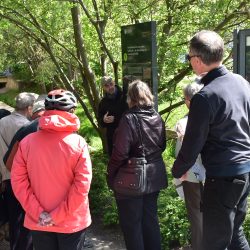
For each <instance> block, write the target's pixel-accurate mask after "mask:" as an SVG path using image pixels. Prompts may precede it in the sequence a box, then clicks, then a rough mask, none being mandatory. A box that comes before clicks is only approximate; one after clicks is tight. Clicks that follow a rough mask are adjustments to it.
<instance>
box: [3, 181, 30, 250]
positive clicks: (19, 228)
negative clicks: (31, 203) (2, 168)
mask: <svg viewBox="0 0 250 250" xmlns="http://www.w3.org/2000/svg"><path fill="white" fill-rule="evenodd" d="M4 185H5V190H4V198H5V200H6V203H7V209H8V217H9V233H10V249H11V250H33V244H32V236H31V232H30V230H28V229H27V228H25V227H24V226H23V222H24V216H25V212H24V210H23V208H22V206H21V204H20V203H19V202H18V200H17V199H16V197H15V195H14V193H13V190H12V187H11V183H10V180H6V181H4Z"/></svg>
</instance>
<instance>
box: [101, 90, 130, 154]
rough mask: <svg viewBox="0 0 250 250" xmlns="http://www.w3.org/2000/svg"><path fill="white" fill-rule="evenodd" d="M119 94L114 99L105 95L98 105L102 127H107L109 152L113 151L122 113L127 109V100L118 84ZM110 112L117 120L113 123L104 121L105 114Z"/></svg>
mask: <svg viewBox="0 0 250 250" xmlns="http://www.w3.org/2000/svg"><path fill="white" fill-rule="evenodd" d="M116 88H117V95H116V97H115V98H114V99H111V98H109V97H108V96H107V95H105V96H104V97H103V98H102V100H101V101H100V103H99V107H98V122H99V124H100V126H101V127H103V128H106V129H107V133H106V135H107V141H108V148H109V154H110V155H111V152H112V144H113V135H114V132H115V129H116V128H117V126H118V124H119V121H120V119H121V117H122V114H123V113H124V111H125V110H126V109H127V104H126V100H125V99H124V96H123V93H122V91H121V89H120V87H119V86H117V85H116ZM107 112H109V115H113V116H114V117H115V120H114V122H113V123H105V122H103V117H104V115H105V114H106V113H107Z"/></svg>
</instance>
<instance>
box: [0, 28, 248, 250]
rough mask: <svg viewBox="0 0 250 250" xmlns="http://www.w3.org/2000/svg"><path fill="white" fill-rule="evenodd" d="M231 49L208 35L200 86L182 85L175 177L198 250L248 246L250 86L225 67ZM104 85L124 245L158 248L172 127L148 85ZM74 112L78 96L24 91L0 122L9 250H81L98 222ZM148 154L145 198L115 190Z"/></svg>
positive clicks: (200, 43)
mask: <svg viewBox="0 0 250 250" xmlns="http://www.w3.org/2000/svg"><path fill="white" fill-rule="evenodd" d="M223 52H224V43H223V40H222V38H221V37H220V36H219V35H218V34H217V33H215V32H213V31H200V32H198V33H196V34H195V35H194V37H193V38H192V39H191V40H190V46H189V53H188V55H187V59H188V60H189V62H190V64H191V66H192V68H193V70H194V72H195V74H196V75H197V76H198V77H199V83H193V84H191V85H188V86H186V87H185V88H184V90H183V94H184V101H185V104H186V105H187V107H188V109H189V113H188V115H187V116H185V117H184V118H183V119H181V120H180V121H179V122H178V123H177V125H176V132H177V134H178V141H177V146H176V157H177V158H176V161H175V162H174V165H173V168H172V175H173V177H174V178H176V179H179V181H180V182H182V185H183V190H184V197H185V204H186V207H187V213H188V218H189V220H190V224H191V236H192V237H191V243H192V248H193V249H194V250H226V249H232V250H233V249H234V250H249V249H250V248H249V245H248V242H247V240H246V238H245V235H244V232H243V228H242V224H243V222H244V219H245V216H246V212H247V197H248V194H249V192H250V185H249V172H250V125H249V122H250V86H249V83H248V82H247V81H246V80H245V79H244V78H242V77H241V76H239V75H236V74H233V73H230V72H229V71H228V70H227V69H226V67H225V66H223V64H222V60H223ZM101 84H102V86H103V90H104V98H103V99H102V100H101V102H100V104H99V111H98V112H99V113H98V118H99V120H98V122H99V124H100V125H101V126H102V127H105V128H106V135H107V145H108V154H109V162H108V166H107V184H108V186H109V188H110V189H111V190H113V191H114V196H115V200H116V204H117V208H118V215H119V221H120V225H121V229H122V232H123V235H124V240H125V244H126V248H127V249H128V250H147V249H148V250H160V249H161V235H160V227H159V222H158V216H157V200H158V197H159V192H160V190H162V189H164V188H166V187H167V185H168V178H167V173H166V166H165V163H164V161H163V158H162V153H163V151H164V150H165V148H166V132H165V124H164V121H163V120H162V118H161V116H160V115H159V114H158V113H157V112H156V111H155V109H154V101H153V95H152V93H151V90H150V88H149V86H148V85H147V84H146V83H144V82H142V81H141V80H134V79H133V81H132V82H131V83H129V84H128V89H127V93H126V98H125V97H124V91H122V90H121V89H120V88H119V86H118V85H116V84H115V82H114V81H113V79H112V78H111V77H109V76H104V77H103V78H102V79H101ZM76 106H77V100H76V98H75V96H74V95H73V94H72V93H71V92H70V91H66V90H62V89H57V90H53V91H51V92H49V93H48V95H46V97H45V99H44V100H43V101H41V99H40V100H39V98H38V99H37V100H36V97H35V96H34V95H33V94H31V93H21V94H19V95H18V96H17V98H16V107H15V111H14V112H13V113H11V114H9V115H7V116H6V117H4V118H2V119H1V120H0V155H1V162H0V163H1V174H2V180H3V184H4V190H3V196H4V198H5V200H6V201H7V204H8V212H9V223H10V245H11V250H18V249H19V250H23V249H25V250H26V249H27V250H31V249H33V245H34V248H35V249H36V250H44V249H47V250H57V249H58V250H59V249H60V250H74V249H75V250H80V249H83V246H84V239H85V234H86V228H87V227H88V226H89V225H90V224H91V216H90V210H89V200H88V192H89V189H90V184H91V178H92V170H91V168H92V166H91V159H90V155H89V151H88V145H87V143H86V141H85V140H84V139H83V138H82V137H81V136H80V135H78V134H77V130H78V129H79V127H80V121H79V119H78V117H77V116H76V115H75V114H74V111H75V108H76ZM38 107H39V108H38ZM36 108H38V109H36ZM32 109H33V117H34V121H32V122H31V123H30V122H29V119H30V118H31V117H32ZM37 112H38V113H37ZM36 113H37V115H36ZM134 117H136V119H134ZM138 130H140V132H139V133H138ZM142 156H143V157H145V159H146V161H147V164H146V166H147V167H146V173H147V183H146V189H145V191H144V193H143V194H142V195H138V196H130V195H124V194H121V193H119V192H117V191H115V190H114V182H115V177H116V175H117V173H118V171H119V169H120V168H121V167H123V166H124V165H125V164H126V163H127V161H128V159H129V158H131V157H142ZM3 157H4V158H3ZM2 158H3V159H2ZM23 223H24V225H23ZM32 244H33V245H32Z"/></svg>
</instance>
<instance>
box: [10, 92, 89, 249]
mask: <svg viewBox="0 0 250 250" xmlns="http://www.w3.org/2000/svg"><path fill="white" fill-rule="evenodd" d="M76 105H77V101H76V98H75V96H74V95H73V94H72V93H71V92H69V91H65V90H61V89H58V90H54V91H51V92H50V93H49V94H48V96H47V98H46V99H45V109H46V111H45V113H44V116H42V117H41V118H40V120H39V130H38V131H37V132H35V133H32V134H30V135H28V136H27V137H25V138H24V139H23V140H22V141H21V143H20V145H19V149H18V151H17V153H16V156H15V158H14V162H13V166H12V172H11V183H12V187H13V191H14V193H15V195H16V197H17V199H18V200H19V202H20V203H21V205H22V206H23V208H24V210H25V212H26V215H25V221H24V226H25V227H27V228H28V229H30V230H32V237H33V243H34V247H35V249H36V250H44V249H46V250H62V249H63V250H80V249H82V248H83V244H84V238H85V229H86V228H87V227H88V226H89V225H90V223H91V216H90V211H89V200H88V192H89V189H90V183H91V178H92V169H91V168H92V167H91V160H90V156H89V151H88V145H87V143H86V142H85V140H84V139H83V138H82V137H81V136H80V135H78V134H77V133H75V132H76V131H77V130H78V129H79V127H80V121H79V119H78V117H77V116H76V115H74V114H73V112H74V109H75V108H76Z"/></svg>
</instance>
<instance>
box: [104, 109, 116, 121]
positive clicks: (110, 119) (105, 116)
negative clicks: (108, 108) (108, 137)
mask: <svg viewBox="0 0 250 250" xmlns="http://www.w3.org/2000/svg"><path fill="white" fill-rule="evenodd" d="M108 114H109V112H107V113H106V114H105V115H104V117H103V121H104V122H105V123H112V122H114V120H115V117H114V116H113V115H108Z"/></svg>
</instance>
